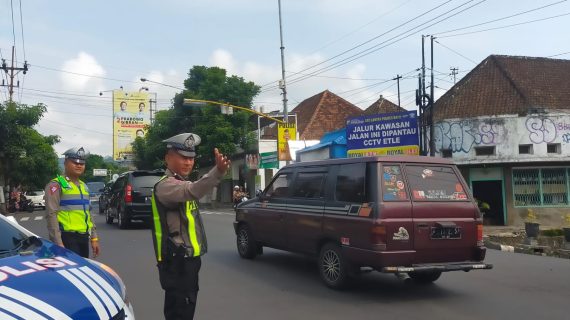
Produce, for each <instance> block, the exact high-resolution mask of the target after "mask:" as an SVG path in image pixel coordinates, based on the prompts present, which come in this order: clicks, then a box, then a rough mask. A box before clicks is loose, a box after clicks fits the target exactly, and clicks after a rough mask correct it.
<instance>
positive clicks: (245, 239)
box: [234, 156, 492, 288]
mask: <svg viewBox="0 0 570 320" xmlns="http://www.w3.org/2000/svg"><path fill="white" fill-rule="evenodd" d="M234 228H235V231H236V235H237V249H238V253H239V254H240V256H241V257H243V258H247V259H252V258H254V257H255V256H256V255H257V254H261V253H262V248H263V247H264V246H267V247H271V248H276V249H282V250H287V251H292V252H299V253H304V254H310V255H315V256H318V258H319V259H318V263H319V269H320V274H321V278H322V279H323V281H324V282H325V283H326V285H328V286H329V287H332V288H341V287H344V286H345V285H346V284H347V282H348V280H349V278H350V277H351V276H353V275H357V274H358V273H359V271H360V270H361V269H363V268H366V267H368V268H373V269H374V270H378V271H381V272H385V273H397V274H406V273H407V274H408V275H409V276H410V277H411V278H412V279H413V280H415V281H416V282H419V283H431V282H433V281H435V280H437V279H438V278H439V277H440V275H441V273H442V272H446V271H458V270H462V271H470V270H474V269H491V268H492V265H490V264H486V263H483V262H482V261H483V259H484V258H485V252H486V249H485V247H484V246H483V226H482V220H481V214H480V212H479V209H478V208H477V205H476V203H475V202H474V200H473V196H472V195H471V193H470V191H469V189H468V187H467V185H466V183H465V181H464V180H463V178H462V176H461V174H460V172H459V170H458V169H457V167H456V166H455V165H454V164H453V163H452V162H450V161H449V160H446V159H441V158H431V157H419V156H406V157H369V158H349V159H335V160H324V161H314V162H301V163H295V164H292V165H289V166H286V167H284V168H283V169H281V170H279V172H278V173H277V174H276V176H275V177H274V178H273V180H272V181H271V183H270V184H269V185H268V187H267V188H266V189H265V190H264V191H263V193H262V194H261V195H260V196H258V197H256V198H254V199H251V200H249V201H246V202H243V203H241V204H240V205H238V206H237V208H236V221H235V222H234Z"/></svg>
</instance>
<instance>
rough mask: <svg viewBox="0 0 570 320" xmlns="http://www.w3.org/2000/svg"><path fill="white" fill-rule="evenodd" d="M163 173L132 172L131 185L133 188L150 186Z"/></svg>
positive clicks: (152, 185)
mask: <svg viewBox="0 0 570 320" xmlns="http://www.w3.org/2000/svg"><path fill="white" fill-rule="evenodd" d="M163 175H164V174H162V173H142V174H141V173H133V180H132V186H133V188H134V189H140V188H152V187H154V185H155V184H156V183H157V182H158V180H160V178H162V176H163Z"/></svg>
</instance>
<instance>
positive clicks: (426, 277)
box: [408, 271, 441, 284]
mask: <svg viewBox="0 0 570 320" xmlns="http://www.w3.org/2000/svg"><path fill="white" fill-rule="evenodd" d="M408 275H409V276H410V278H412V279H413V280H414V282H416V283H419V284H429V283H432V282H434V281H436V280H437V279H439V277H440V276H441V271H429V272H408Z"/></svg>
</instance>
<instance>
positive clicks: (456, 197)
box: [406, 165, 467, 201]
mask: <svg viewBox="0 0 570 320" xmlns="http://www.w3.org/2000/svg"><path fill="white" fill-rule="evenodd" d="M406 175H407V177H408V182H409V184H410V190H411V194H412V198H413V199H414V200H415V201H465V200H467V193H466V192H465V190H464V189H463V186H462V185H461V182H460V180H459V178H458V177H457V175H456V174H455V171H454V170H453V168H451V167H439V166H415V165H413V166H412V165H411V166H406Z"/></svg>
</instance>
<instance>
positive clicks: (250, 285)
mask: <svg viewBox="0 0 570 320" xmlns="http://www.w3.org/2000/svg"><path fill="white" fill-rule="evenodd" d="M43 214H44V213H43V211H36V212H34V213H33V214H28V213H19V214H17V220H18V221H19V222H20V224H22V225H23V226H24V227H26V228H28V229H30V230H32V231H33V232H35V233H37V234H38V235H40V236H44V237H45V236H46V230H45V220H44V219H43V218H41V217H42V216H43ZM203 215H204V223H205V225H206V229H207V235H208V244H209V252H208V254H207V255H206V256H205V257H204V258H203V260H202V271H201V273H200V295H199V298H198V308H197V312H196V319H215V320H219V319H272V320H279V319H359V320H364V319H422V320H425V319H454V320H457V319H476V320H481V319H532V320H535V319H570V309H569V302H570V300H569V297H570V260H564V259H558V258H551V257H540V256H530V255H522V254H516V253H507V252H500V251H493V250H489V251H488V254H487V262H490V263H493V264H494V265H495V268H494V269H493V270H488V271H473V272H469V273H464V272H451V273H447V274H444V275H443V276H442V277H441V278H440V279H439V280H438V281H437V282H436V283H435V284H433V285H428V286H419V285H415V284H413V283H409V282H404V281H402V280H399V279H397V278H396V277H394V276H392V275H384V274H380V273H377V272H373V273H369V274H366V275H364V276H362V277H361V278H359V279H358V280H357V281H356V283H355V285H354V286H352V288H351V289H349V290H347V291H342V292H339V291H333V290H330V289H328V288H326V287H325V286H324V285H323V284H322V283H321V282H320V279H319V275H318V270H317V268H316V262H315V260H314V259H311V258H308V257H304V256H300V255H296V254H291V253H287V252H282V251H278V250H271V249H267V248H266V249H265V253H264V255H263V256H260V257H258V258H256V259H255V260H253V261H248V260H243V259H241V258H240V257H239V256H238V254H237V252H236V249H235V235H234V232H233V227H232V221H233V219H234V217H233V215H232V214H231V213H229V212H228V211H225V212H222V211H216V212H214V211H212V210H206V211H204V212H203ZM26 217H28V219H25V218H26ZM38 217H39V218H38ZM36 219H37V220H36ZM94 219H95V221H96V223H97V227H98V231H99V236H100V239H101V247H102V255H101V256H100V257H99V258H97V260H98V261H101V262H103V263H105V264H107V265H109V266H111V267H112V268H114V269H115V270H116V271H117V272H118V273H119V274H120V275H121V277H122V278H123V280H124V282H125V284H126V286H127V292H128V296H129V298H130V300H131V302H132V304H133V307H134V309H135V314H136V317H137V319H139V320H140V319H142V320H156V319H162V303H163V292H162V290H161V289H160V285H159V283H158V275H157V271H156V267H155V261H154V258H153V250H152V240H151V235H150V231H149V229H147V228H145V227H144V226H142V225H138V226H135V227H134V228H132V229H130V230H120V229H118V228H117V226H116V225H107V224H105V221H104V217H103V216H99V215H97V214H96V215H95V218H94ZM22 220H24V221H22Z"/></svg>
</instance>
